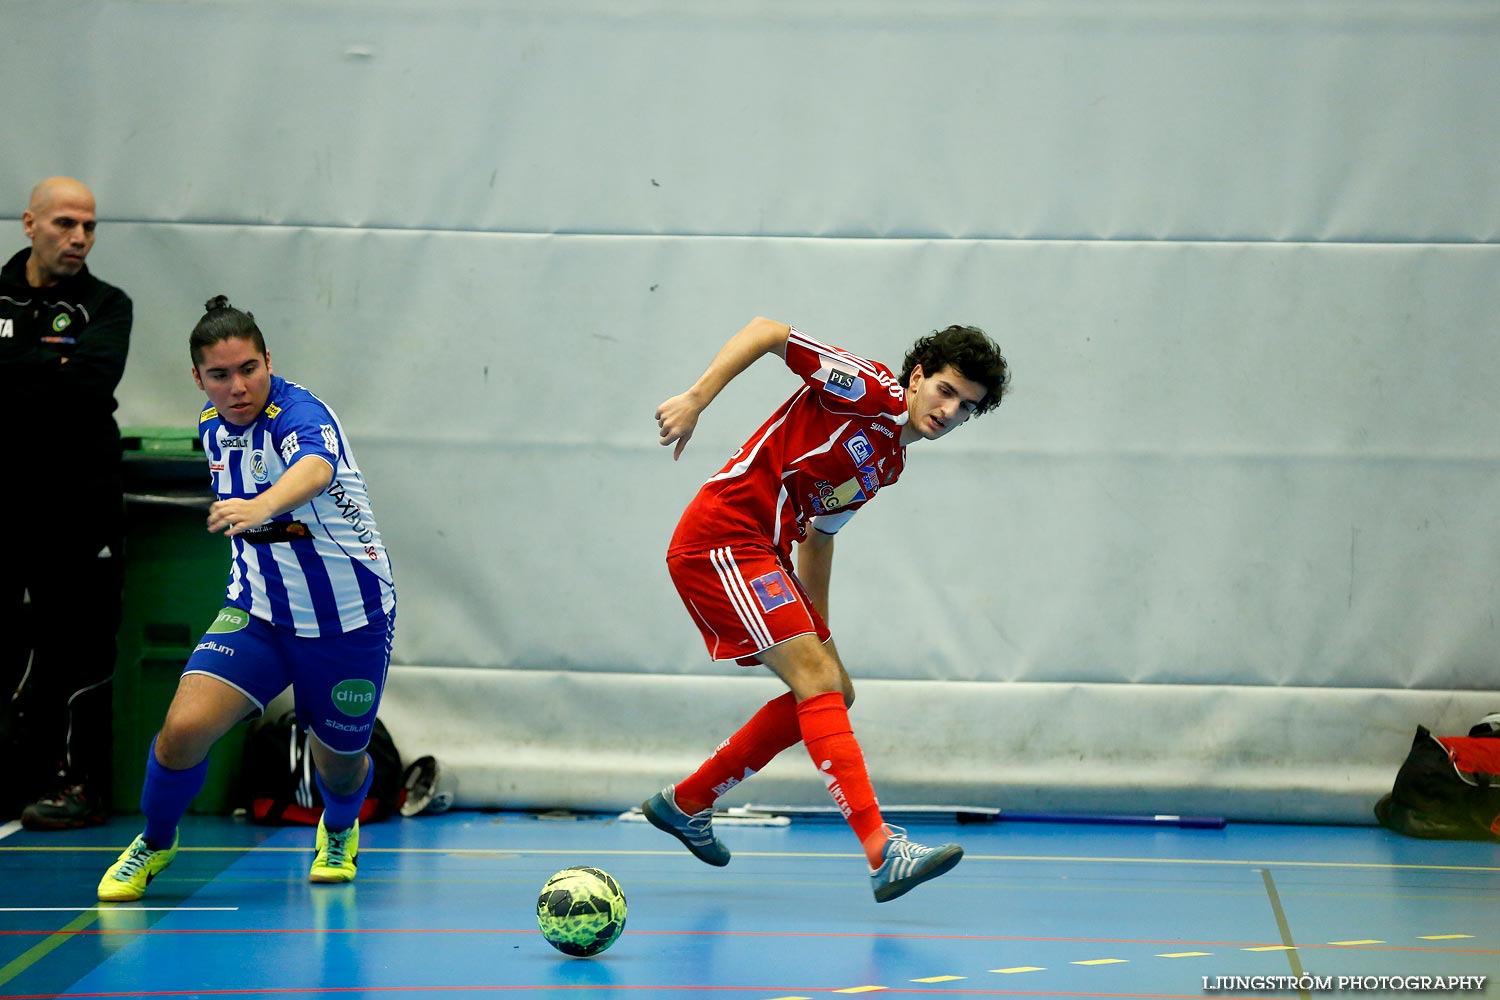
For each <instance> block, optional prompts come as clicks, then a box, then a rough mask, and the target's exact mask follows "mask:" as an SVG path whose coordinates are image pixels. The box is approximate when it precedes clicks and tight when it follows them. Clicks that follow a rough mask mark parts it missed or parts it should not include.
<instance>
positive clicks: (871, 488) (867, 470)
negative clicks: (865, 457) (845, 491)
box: [859, 465, 880, 496]
mask: <svg viewBox="0 0 1500 1000" xmlns="http://www.w3.org/2000/svg"><path fill="white" fill-rule="evenodd" d="M859 481H860V484H861V485H863V486H864V488H865V492H866V493H868V494H870V496H874V495H875V491H876V490H878V489H880V474H879V473H878V472H876V471H875V466H873V465H861V466H860V467H859Z"/></svg>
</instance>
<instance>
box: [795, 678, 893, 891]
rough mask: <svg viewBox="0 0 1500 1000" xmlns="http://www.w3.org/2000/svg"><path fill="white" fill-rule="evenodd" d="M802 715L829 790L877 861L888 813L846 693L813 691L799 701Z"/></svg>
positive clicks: (807, 738) (805, 734) (805, 737)
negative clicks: (867, 766) (875, 785)
mask: <svg viewBox="0 0 1500 1000" xmlns="http://www.w3.org/2000/svg"><path fill="white" fill-rule="evenodd" d="M797 721H798V722H799V723H800V724H801V727H802V742H804V743H806V744H807V752H808V753H809V754H810V755H811V756H812V760H813V766H814V767H816V768H817V769H818V773H819V775H820V776H821V777H822V778H823V784H825V785H827V786H828V794H829V795H832V796H833V801H834V804H835V805H837V806H838V807H839V811H840V812H842V813H843V814H844V819H845V820H846V821H847V822H848V823H849V826H850V827H852V828H853V830H854V834H855V836H857V837H858V838H859V840H860V843H861V845H863V846H864V848H865V854H866V855H867V856H868V857H869V858H870V864H871V866H872V867H873V866H875V865H876V864H878V859H879V851H878V848H879V847H882V846H883V845H884V844H885V836H884V831H885V819H884V818H883V817H882V816H881V815H880V803H879V802H876V801H875V789H874V788H872V787H871V786H870V776H869V774H867V773H866V771H865V755H864V752H863V751H862V750H860V748H859V741H858V740H856V739H855V738H854V728H853V727H852V726H851V725H850V724H849V710H848V709H847V708H845V707H844V696H843V695H842V694H840V693H839V692H837V691H830V692H828V693H827V694H819V695H814V696H813V697H811V698H809V699H807V700H806V701H804V702H802V703H801V704H800V705H798V706H797ZM872 843H873V844H874V845H875V847H873V848H872V846H871V845H872Z"/></svg>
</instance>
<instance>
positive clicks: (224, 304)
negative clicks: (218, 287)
mask: <svg viewBox="0 0 1500 1000" xmlns="http://www.w3.org/2000/svg"><path fill="white" fill-rule="evenodd" d="M228 308H229V296H227V295H215V296H214V297H213V298H211V299H209V300H208V301H207V302H205V303H203V311H204V312H213V311H214V310H215V309H228Z"/></svg>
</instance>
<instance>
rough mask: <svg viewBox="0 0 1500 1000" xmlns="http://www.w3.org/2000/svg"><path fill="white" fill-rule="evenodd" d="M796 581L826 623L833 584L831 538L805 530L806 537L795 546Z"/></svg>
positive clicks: (814, 530)
mask: <svg viewBox="0 0 1500 1000" xmlns="http://www.w3.org/2000/svg"><path fill="white" fill-rule="evenodd" d="M797 579H798V580H800V581H801V582H802V589H803V590H805V591H807V596H808V597H809V598H811V599H812V602H813V607H815V608H817V609H818V614H820V615H822V616H823V621H824V622H827V621H828V590H829V586H830V584H831V583H832V582H833V536H832V535H830V534H826V533H824V532H822V531H819V530H818V529H817V527H816V526H815V525H814V526H810V527H809V528H808V529H807V537H806V538H804V539H803V540H802V542H801V543H800V544H798V546H797Z"/></svg>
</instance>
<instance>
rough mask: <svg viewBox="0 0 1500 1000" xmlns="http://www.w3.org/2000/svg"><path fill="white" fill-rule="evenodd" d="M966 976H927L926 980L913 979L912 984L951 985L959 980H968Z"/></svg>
mask: <svg viewBox="0 0 1500 1000" xmlns="http://www.w3.org/2000/svg"><path fill="white" fill-rule="evenodd" d="M968 978H969V977H968V976H928V977H927V978H926V979H913V980H911V982H914V983H951V982H955V981H957V980H959V979H968Z"/></svg>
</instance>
